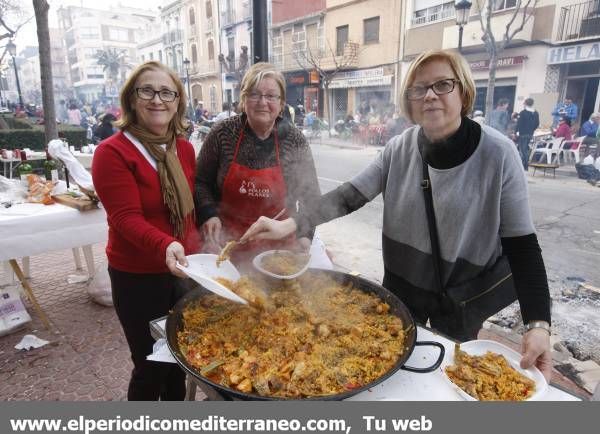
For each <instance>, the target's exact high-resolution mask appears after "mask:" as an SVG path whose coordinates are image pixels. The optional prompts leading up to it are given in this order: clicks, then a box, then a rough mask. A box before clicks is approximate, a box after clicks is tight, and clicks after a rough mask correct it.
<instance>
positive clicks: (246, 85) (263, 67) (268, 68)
mask: <svg viewBox="0 0 600 434" xmlns="http://www.w3.org/2000/svg"><path fill="white" fill-rule="evenodd" d="M263 78H272V79H273V80H275V81H276V82H277V85H278V86H279V92H280V99H279V101H280V102H281V109H282V110H283V107H284V106H285V78H283V74H282V73H281V72H279V71H277V69H276V68H275V65H272V64H270V63H266V62H258V63H255V64H254V65H252V66H251V67H250V69H248V71H246V73H245V74H244V78H242V85H241V90H240V103H239V109H240V110H241V111H243V112H245V111H246V99H247V98H248V95H249V94H250V93H251V92H252V90H253V89H254V88H255V87H256V85H257V84H258V83H259V82H260V81H261V80H262V79H263Z"/></svg>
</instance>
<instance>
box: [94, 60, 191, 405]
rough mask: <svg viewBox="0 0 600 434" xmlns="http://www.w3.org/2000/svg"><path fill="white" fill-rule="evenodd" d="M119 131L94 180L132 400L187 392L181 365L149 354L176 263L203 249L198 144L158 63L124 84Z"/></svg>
mask: <svg viewBox="0 0 600 434" xmlns="http://www.w3.org/2000/svg"><path fill="white" fill-rule="evenodd" d="M120 98H121V106H122V107H123V117H122V118H121V119H120V120H119V122H118V123H117V125H118V126H119V127H120V128H121V131H120V132H118V133H117V134H115V135H113V136H111V137H109V138H108V139H106V140H104V141H103V142H102V146H99V147H98V149H97V150H96V152H95V154H94V164H93V165H92V177H93V181H94V187H95V189H96V193H97V194H98V196H99V198H100V200H101V201H102V204H103V206H104V208H105V210H106V214H107V219H108V228H109V229H108V243H107V245H106V255H107V257H108V272H109V275H110V282H111V286H112V296H113V301H114V306H115V310H116V312H117V316H118V318H119V321H120V322H121V326H122V327H123V331H124V332H125V337H126V338H127V343H128V344H129V349H130V351H131V358H132V360H133V371H132V374H131V379H130V381H129V388H128V392H127V398H128V399H129V400H136V401H137V400H157V399H159V398H160V399H161V400H182V399H183V398H184V396H185V374H184V373H183V371H182V370H181V369H180V368H179V366H177V365H174V364H171V363H160V362H153V361H149V360H146V357H147V356H148V355H149V354H151V353H152V346H153V344H154V339H153V338H152V336H151V335H150V329H149V327H148V323H149V321H151V320H153V319H156V318H160V317H161V316H164V315H167V314H168V313H169V310H170V309H171V308H172V307H173V305H174V304H175V302H176V301H177V299H178V298H179V297H180V296H181V295H183V290H184V287H185V285H186V282H187V281H188V279H186V280H185V281H184V279H180V277H185V274H183V273H182V272H181V271H180V270H179V269H178V268H177V267H176V264H177V262H179V263H180V264H182V265H184V266H187V260H186V255H190V254H193V253H197V251H198V250H199V239H198V238H199V237H198V232H197V230H196V227H195V224H194V215H195V213H194V199H193V198H194V175H195V167H196V164H195V154H194V148H193V147H192V144H191V143H189V142H188V141H186V140H185V139H183V138H182V135H183V134H184V133H185V129H186V127H187V122H186V121H185V114H186V97H185V91H184V88H183V84H182V83H181V81H180V79H179V76H178V75H177V73H175V72H174V71H173V70H171V69H170V68H168V67H166V66H165V65H163V64H162V63H159V62H155V61H149V62H145V63H142V64H141V65H139V66H138V67H137V68H136V69H135V70H134V71H133V72H132V73H131V75H130V76H129V78H128V79H127V81H126V83H125V85H124V87H123V89H122V90H121V95H120Z"/></svg>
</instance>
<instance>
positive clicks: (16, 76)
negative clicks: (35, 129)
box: [11, 55, 25, 109]
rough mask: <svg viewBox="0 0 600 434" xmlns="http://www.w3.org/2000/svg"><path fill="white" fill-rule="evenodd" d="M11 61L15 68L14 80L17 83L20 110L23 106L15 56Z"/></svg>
mask: <svg viewBox="0 0 600 434" xmlns="http://www.w3.org/2000/svg"><path fill="white" fill-rule="evenodd" d="M11 57H12V61H13V66H14V68H15V80H16V82H17V92H18V93H19V104H20V106H21V109H25V106H24V105H23V95H21V83H20V82H19V72H18V71H17V61H16V60H15V56H12V55H11Z"/></svg>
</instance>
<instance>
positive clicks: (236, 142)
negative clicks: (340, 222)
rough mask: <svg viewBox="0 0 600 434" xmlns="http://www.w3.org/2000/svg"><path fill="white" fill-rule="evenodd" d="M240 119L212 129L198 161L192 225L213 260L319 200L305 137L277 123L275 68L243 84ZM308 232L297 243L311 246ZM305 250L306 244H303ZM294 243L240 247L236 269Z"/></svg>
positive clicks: (279, 92) (281, 89) (280, 88)
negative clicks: (265, 223) (258, 226)
mask: <svg viewBox="0 0 600 434" xmlns="http://www.w3.org/2000/svg"><path fill="white" fill-rule="evenodd" d="M240 99H241V102H240V108H241V110H242V112H243V113H242V114H241V115H238V116H233V117H230V118H228V119H225V120H224V121H221V122H219V123H217V124H216V125H215V126H213V127H212V129H211V132H210V133H209V135H208V136H207V137H206V140H205V141H204V143H203V145H202V150H201V152H200V155H199V156H198V168H197V174H198V175H197V177H196V187H197V195H196V204H197V211H198V214H197V217H198V218H197V220H198V222H200V223H201V224H202V233H203V236H204V238H205V241H206V246H207V249H206V250H207V251H211V252H214V253H218V251H219V250H220V248H221V247H222V246H223V245H224V243H225V242H227V241H230V240H237V239H239V238H240V236H241V235H242V234H243V233H244V232H245V231H246V230H247V229H248V228H249V227H250V225H251V224H252V223H253V222H255V221H256V219H257V218H258V217H260V216H267V217H270V218H272V217H274V216H275V215H277V214H278V213H279V212H280V211H281V210H283V209H285V210H286V212H285V214H284V215H282V216H281V217H282V218H285V217H288V216H290V215H293V214H294V213H295V212H296V209H297V207H298V206H300V207H310V206H311V204H314V203H316V200H317V199H318V198H319V196H320V190H319V186H318V181H317V176H316V170H315V167H314V163H313V159H312V155H311V152H310V148H309V146H308V144H307V143H306V140H305V138H304V136H303V135H302V133H301V132H300V131H299V130H298V129H296V128H295V127H294V126H293V125H292V124H291V123H289V122H287V121H285V120H283V119H282V118H281V112H282V110H283V108H284V106H285V81H284V79H283V76H282V74H281V73H280V72H278V71H276V70H275V68H274V67H273V65H270V64H267V63H257V64H255V65H253V66H252V67H251V68H250V69H249V70H248V72H247V73H246V75H245V76H244V79H243V80H242V86H241V92H240ZM312 234H313V229H310V230H309V231H308V232H307V233H306V234H301V237H307V238H311V237H312ZM303 241H304V242H303V244H306V243H307V242H309V240H303ZM295 243H296V241H295V237H294V236H291V237H289V238H286V239H285V240H279V241H257V242H252V243H247V244H245V245H239V246H237V247H236V248H235V249H234V250H233V252H232V260H233V262H234V263H235V264H236V265H238V266H240V265H244V264H245V263H248V262H250V261H251V260H252V258H253V257H254V256H256V255H257V254H258V253H261V252H263V251H265V250H271V249H286V248H288V249H289V248H293V247H294V244H295Z"/></svg>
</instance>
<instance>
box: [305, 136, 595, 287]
mask: <svg viewBox="0 0 600 434" xmlns="http://www.w3.org/2000/svg"><path fill="white" fill-rule="evenodd" d="M312 151H313V157H314V159H315V165H316V168H317V175H318V177H319V181H320V185H321V191H322V192H323V193H325V192H327V191H330V190H332V189H334V188H336V187H337V186H338V185H340V184H341V183H342V182H345V181H348V180H349V179H350V178H352V176H353V175H354V174H356V173H358V172H360V171H361V170H362V169H363V168H364V167H366V166H367V165H368V164H369V162H370V161H371V160H372V159H373V158H375V156H376V155H377V153H378V152H379V149H378V148H367V149H348V148H336V147H332V146H328V145H313V146H312ZM528 185H529V194H530V203H531V208H532V212H533V217H534V222H535V226H536V228H537V231H538V238H539V240H540V245H541V247H542V251H543V256H544V261H545V263H546V267H547V269H548V275H549V278H550V279H551V281H562V280H564V279H567V278H568V280H569V281H575V280H585V281H586V282H587V283H589V284H591V285H593V286H596V287H600V188H598V187H592V186H591V185H589V184H587V183H586V182H584V181H582V180H579V179H577V178H575V177H569V176H557V177H556V178H552V177H550V176H546V177H543V176H541V175H540V174H536V176H535V177H533V176H532V175H531V174H528ZM382 207H383V203H382V199H381V196H378V197H377V198H376V199H375V200H374V201H373V202H371V203H369V204H368V205H366V206H365V207H364V208H362V209H361V210H359V211H357V212H355V213H353V214H351V215H348V216H345V217H343V218H341V219H338V220H336V221H334V222H330V223H327V224H324V225H322V226H320V227H319V234H320V236H321V238H322V239H323V240H324V241H325V242H326V244H327V245H328V246H329V248H330V249H331V250H332V252H333V253H334V255H335V256H336V261H337V262H339V263H340V264H342V265H344V266H345V267H347V268H350V269H353V270H356V271H360V272H362V273H363V274H366V275H368V276H370V277H371V278H375V279H377V280H379V279H381V276H382V275H383V265H382V262H381V219H382ZM551 283H552V282H551Z"/></svg>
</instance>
